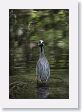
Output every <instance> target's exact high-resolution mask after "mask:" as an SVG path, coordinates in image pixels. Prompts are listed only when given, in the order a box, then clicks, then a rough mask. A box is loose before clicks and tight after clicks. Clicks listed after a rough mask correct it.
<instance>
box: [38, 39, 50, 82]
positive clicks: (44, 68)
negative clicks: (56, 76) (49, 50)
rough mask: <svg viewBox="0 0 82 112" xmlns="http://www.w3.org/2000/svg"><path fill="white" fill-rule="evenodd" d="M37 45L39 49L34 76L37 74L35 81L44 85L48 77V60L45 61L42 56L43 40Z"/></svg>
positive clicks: (43, 55)
mask: <svg viewBox="0 0 82 112" xmlns="http://www.w3.org/2000/svg"><path fill="white" fill-rule="evenodd" d="M38 45H39V47H40V57H39V60H38V62H37V66H36V74H37V80H38V81H41V82H43V83H44V82H47V80H48V79H49V77H50V67H49V63H48V60H47V59H46V57H45V54H44V42H43V40H40V41H39V43H38Z"/></svg>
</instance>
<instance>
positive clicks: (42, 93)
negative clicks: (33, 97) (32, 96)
mask: <svg viewBox="0 0 82 112" xmlns="http://www.w3.org/2000/svg"><path fill="white" fill-rule="evenodd" d="M48 96H49V87H48V84H46V83H42V84H39V83H37V98H38V99H47V98H48Z"/></svg>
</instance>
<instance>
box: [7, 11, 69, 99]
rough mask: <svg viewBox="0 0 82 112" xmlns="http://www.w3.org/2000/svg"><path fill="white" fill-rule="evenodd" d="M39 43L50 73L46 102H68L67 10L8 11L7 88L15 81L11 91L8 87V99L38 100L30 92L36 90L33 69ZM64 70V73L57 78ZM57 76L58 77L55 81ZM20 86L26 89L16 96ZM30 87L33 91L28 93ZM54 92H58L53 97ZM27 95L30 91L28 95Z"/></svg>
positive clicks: (33, 93)
mask: <svg viewBox="0 0 82 112" xmlns="http://www.w3.org/2000/svg"><path fill="white" fill-rule="evenodd" d="M41 39H43V40H44V42H45V55H46V57H47V59H48V60H49V63H50V69H51V78H50V91H51V95H49V98H68V96H69V95H68V88H69V87H68V70H69V10H67V9H10V10H9V46H10V48H9V55H10V57H9V59H10V62H9V64H10V65H9V67H10V68H9V69H10V77H11V78H10V85H11V83H14V82H15V81H18V82H16V83H14V85H13V88H12V86H10V95H11V96H10V98H13V97H14V98H37V96H36V89H35V90H33V88H36V78H35V77H36V75H35V74H36V73H35V67H36V63H37V60H38V58H39V48H38V47H37V43H38V41H39V40H41ZM64 69H65V71H66V73H65V72H64V75H60V74H63V70H64ZM60 70H61V72H60V73H58V71H60ZM56 71H57V73H56ZM24 74H25V75H24ZM56 74H57V75H59V79H57V80H56V78H57V77H58V76H57V75H56ZM66 76H67V77H66ZM19 77H21V78H19ZM30 78H31V79H30ZM60 78H61V79H62V80H60ZM65 79H66V80H67V82H66V83H64V80H65ZM29 81H30V82H29ZM24 82H28V83H24ZM23 83H24V84H23ZM61 83H63V85H62V87H61ZM65 84H66V85H65ZM23 85H24V86H23ZM32 85H33V86H32ZM52 85H53V87H52ZM16 86H17V88H15V87H16ZM19 86H21V87H25V88H23V89H24V90H22V91H23V92H22V93H21V94H20V92H17V90H18V91H21V89H20V88H21V87H19ZM28 86H29V87H28ZM30 86H32V87H31V88H32V90H33V91H32V90H30ZM58 86H59V87H58ZM59 88H60V91H64V93H65V94H64V96H62V94H63V92H62V93H61V92H60V91H59ZM26 89H27V90H26ZM53 89H54V90H55V91H57V92H56V93H55V91H54V90H53ZM15 90H16V91H15ZM25 90H26V91H25ZM28 91H31V95H30V92H28ZM12 92H13V93H12ZM24 92H25V93H24ZM58 92H59V95H58ZM14 95H15V96H14Z"/></svg>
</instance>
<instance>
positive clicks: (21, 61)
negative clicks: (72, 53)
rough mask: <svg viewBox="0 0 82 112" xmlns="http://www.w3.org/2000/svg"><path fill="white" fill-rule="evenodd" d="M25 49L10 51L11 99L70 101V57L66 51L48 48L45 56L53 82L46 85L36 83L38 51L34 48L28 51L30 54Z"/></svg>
mask: <svg viewBox="0 0 82 112" xmlns="http://www.w3.org/2000/svg"><path fill="white" fill-rule="evenodd" d="M24 48H25V47H24V46H21V47H16V48H14V49H11V50H10V77H9V79H10V80H9V83H10V89H9V92H10V95H9V97H10V98H11V99H12V98H13V99H47V98H48V99H67V98H69V67H68V65H69V64H68V62H69V61H68V58H67V57H68V54H65V53H67V50H66V51H65V50H62V49H61V50H60V49H53V47H51V46H50V47H49V46H45V55H46V57H47V59H48V61H49V63H50V71H51V72H50V79H49V81H48V82H47V84H46V85H45V84H37V77H36V64H37V61H38V58H39V48H38V47H35V48H33V49H31V50H30V48H28V49H29V50H28V49H27V53H28V54H27V55H26V54H25V52H26V51H24ZM46 49H47V51H46ZM59 50H60V52H59ZM58 52H59V53H58ZM12 57H13V58H12Z"/></svg>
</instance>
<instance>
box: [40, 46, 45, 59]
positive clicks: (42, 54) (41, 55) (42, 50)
mask: <svg viewBox="0 0 82 112" xmlns="http://www.w3.org/2000/svg"><path fill="white" fill-rule="evenodd" d="M44 56H45V55H44V47H43V46H41V47H40V57H44Z"/></svg>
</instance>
